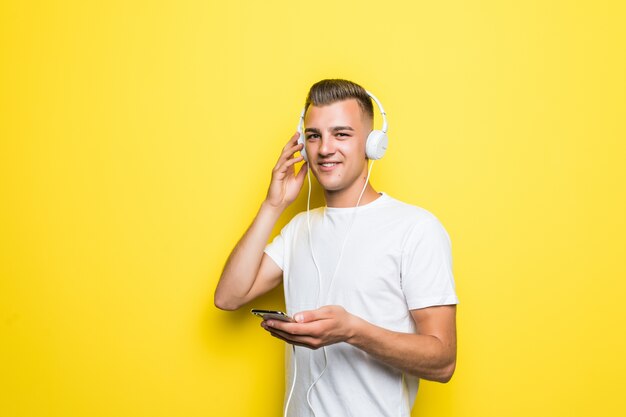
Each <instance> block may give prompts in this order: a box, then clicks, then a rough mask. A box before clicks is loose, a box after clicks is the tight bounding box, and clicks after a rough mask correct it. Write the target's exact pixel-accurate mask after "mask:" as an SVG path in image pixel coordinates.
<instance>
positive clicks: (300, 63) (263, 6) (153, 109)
mask: <svg viewBox="0 0 626 417" xmlns="http://www.w3.org/2000/svg"><path fill="white" fill-rule="evenodd" d="M129 3H130V2H128V1H106V2H104V1H103V2H88V1H73V2H58V3H53V2H41V3H40V2H29V1H3V2H2V4H1V5H0V65H1V70H0V71H1V81H0V88H1V90H0V138H1V142H0V192H1V201H0V214H1V220H0V236H1V238H0V245H1V246H0V276H1V278H0V415H2V416H7V417H14V416H15V417H17V416H63V417H73V416H90V417H99V416H115V417H123V416H188V417H193V416H258V417H262V416H276V415H280V413H281V405H282V390H283V386H284V382H283V357H282V354H283V345H282V344H281V342H280V341H278V340H276V339H274V338H271V337H269V336H268V335H267V334H265V332H263V331H262V329H260V327H259V321H258V319H256V318H254V317H252V316H251V315H250V314H249V313H248V312H247V309H243V311H241V312H236V313H226V312H221V311H218V310H217V309H215V308H214V307H213V300H212V297H213V290H214V288H215V285H216V283H217V280H218V277H219V274H220V271H221V268H222V265H223V263H224V261H225V259H226V257H227V255H228V253H229V252H230V249H231V248H232V246H233V245H234V244H235V242H236V241H237V239H238V238H239V236H240V235H241V233H242V232H243V231H244V230H245V228H246V227H247V225H248V224H249V222H250V221H251V220H252V217H253V215H254V213H255V212H256V210H257V208H258V206H259V204H260V202H261V200H262V198H263V196H264V194H265V191H266V186H267V183H268V181H269V177H270V170H271V168H272V166H273V164H274V162H275V160H276V158H277V157H278V153H279V151H280V149H281V148H282V146H283V144H284V142H286V140H287V139H288V138H289V136H290V135H291V134H292V132H293V131H294V129H295V127H296V124H297V119H298V115H299V112H300V109H301V106H302V103H303V100H304V96H305V94H306V91H307V89H308V87H309V86H310V85H311V84H312V83H313V82H315V81H317V80H319V79H321V78H326V77H342V78H348V79H352V80H355V81H357V82H359V83H361V84H362V85H363V86H365V87H366V88H368V89H370V90H371V91H372V92H374V94H376V95H377V96H378V97H379V98H380V99H381V101H382V103H383V104H384V105H385V107H386V110H387V112H388V115H389V122H390V141H391V142H390V148H389V152H388V154H387V156H386V157H385V159H383V160H382V161H380V162H379V163H377V164H376V165H375V166H374V171H373V183H374V185H375V187H376V188H377V189H379V190H384V191H386V192H387V193H389V194H391V195H392V196H394V197H397V198H400V199H402V200H405V201H407V202H410V203H413V204H416V205H420V206H422V207H425V208H427V209H428V210H430V211H432V212H433V213H435V214H436V215H437V216H438V217H439V218H440V219H441V221H442V222H443V224H444V225H445V226H446V228H447V230H448V232H449V234H450V236H451V238H452V242H453V255H454V268H455V271H454V272H455V277H456V283H457V290H458V294H459V297H460V299H461V305H460V306H459V310H458V329H459V361H458V368H457V372H456V374H455V376H454V378H453V380H452V381H451V382H450V383H449V384H447V385H439V384H435V383H424V384H423V385H422V387H421V391H420V393H419V395H418V401H417V405H416V407H415V410H414V412H413V415H414V416H455V417H477V416H480V417H501V416H533V417H538V416H555V415H563V416H615V415H618V414H621V413H623V412H624V410H625V409H626V400H625V398H626V397H625V396H624V394H623V387H624V383H623V378H624V375H626V364H625V360H624V352H626V340H625V336H624V319H626V317H625V316H626V315H625V311H624V307H623V305H624V297H625V296H626V294H625V292H626V291H625V290H626V284H625V283H624V281H625V278H626V273H625V272H626V267H625V263H624V260H623V257H624V255H625V254H626V239H625V237H624V236H625V235H626V220H625V219H626V216H625V215H624V213H626V189H625V188H626V187H625V180H626V168H625V165H626V164H625V163H624V160H625V156H626V152H625V151H626V145H625V140H626V121H625V120H626V29H625V25H624V22H625V21H626V13H625V7H624V6H623V4H624V3H623V2H621V1H618V0H616V1H612V2H611V1H599V0H594V1H591V0H589V1H580V2H572V1H565V0H563V1H545V0H537V1H523V2H522V1H520V2H508V1H480V2H470V1H444V2H433V1H428V2H427V1H423V2H413V1H408V0H407V1H393V0H392V1H384V2H374V1H368V2H363V1H350V2H337V1H336V0H318V1H315V2H311V1H308V2H305V1H293V0H288V1H271V0H269V1H247V2H246V1H224V2H211V1H209V2H207V1H188V2H181V1H171V2H153V1H144V2H132V4H129ZM316 201H317V202H318V203H319V202H320V198H319V191H317V198H316ZM304 205H305V200H304V199H303V198H300V199H299V200H298V201H297V204H296V206H295V207H293V209H292V210H291V211H290V213H291V214H293V213H295V212H296V211H299V210H302V209H303V208H304ZM286 220H287V219H286V218H285V219H283V221H282V223H281V224H284V223H285V222H286ZM279 226H280V225H279ZM254 306H258V307H281V306H282V301H281V293H280V291H275V292H273V293H272V294H270V295H268V296H266V297H264V298H263V300H259V301H258V302H256V303H254ZM248 307H251V306H248Z"/></svg>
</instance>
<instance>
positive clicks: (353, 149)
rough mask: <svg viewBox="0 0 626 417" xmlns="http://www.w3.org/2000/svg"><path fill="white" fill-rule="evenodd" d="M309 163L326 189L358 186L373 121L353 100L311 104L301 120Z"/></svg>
mask: <svg viewBox="0 0 626 417" xmlns="http://www.w3.org/2000/svg"><path fill="white" fill-rule="evenodd" d="M304 127H305V129H304V135H305V139H306V142H305V143H306V152H307V155H308V160H309V166H310V167H311V170H312V171H313V174H314V175H315V177H316V178H317V180H318V181H319V183H320V184H321V186H322V187H323V188H324V189H325V190H326V191H331V192H333V191H343V190H348V189H350V188H352V187H356V188H359V189H360V188H361V187H362V186H363V183H362V182H360V181H357V180H358V179H359V178H360V177H361V176H362V175H363V176H364V174H365V173H366V172H367V163H366V161H367V160H366V158H365V140H366V138H367V135H368V134H369V133H370V132H371V131H372V120H371V119H370V118H369V117H367V116H365V115H364V114H363V112H362V110H361V108H360V107H359V104H358V102H357V101H356V100H355V99H349V100H344V101H338V102H335V103H332V104H329V105H326V106H321V107H317V106H310V107H309V108H308V109H307V112H306V116H305V119H304Z"/></svg>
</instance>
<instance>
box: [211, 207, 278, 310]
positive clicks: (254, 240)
mask: <svg viewBox="0 0 626 417" xmlns="http://www.w3.org/2000/svg"><path fill="white" fill-rule="evenodd" d="M281 213H282V209H280V208H276V207H273V206H271V205H270V204H267V202H263V204H261V207H260V209H259V211H258V213H257V215H256V217H255V218H254V220H253V221H252V224H251V225H250V227H248V230H246V232H245V233H244V235H243V236H242V237H241V239H240V240H239V242H237V245H236V246H235V248H234V249H233V251H232V252H231V254H230V256H229V257H228V260H227V261H226V265H225V266H224V271H223V272H222V276H221V277H220V281H219V283H218V285H217V288H216V290H215V304H216V305H217V306H218V307H220V308H223V309H227V310H231V309H234V308H238V306H239V305H241V304H244V303H245V302H246V301H247V296H248V294H249V292H250V290H251V289H252V286H253V285H254V281H255V278H256V276H257V273H258V271H259V267H260V265H261V259H262V258H263V250H264V248H265V245H266V244H267V241H268V239H269V236H270V234H271V233H272V229H273V228H274V225H275V224H276V222H277V221H278V218H279V217H280V215H281Z"/></svg>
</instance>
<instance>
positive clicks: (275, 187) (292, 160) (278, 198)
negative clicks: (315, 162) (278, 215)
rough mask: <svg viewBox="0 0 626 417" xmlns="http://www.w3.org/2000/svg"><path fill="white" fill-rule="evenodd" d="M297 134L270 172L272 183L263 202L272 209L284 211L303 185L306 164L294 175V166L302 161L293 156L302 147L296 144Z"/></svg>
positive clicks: (301, 158) (290, 140)
mask: <svg viewBox="0 0 626 417" xmlns="http://www.w3.org/2000/svg"><path fill="white" fill-rule="evenodd" d="M299 136H300V133H299V132H296V133H295V134H294V135H293V136H292V137H291V139H289V142H287V144H286V145H285V147H284V148H283V150H282V153H281V154H280V157H279V158H278V161H277V162H276V166H275V167H274V169H273V170H272V181H271V182H270V187H269V189H268V191H267V197H266V198H265V201H266V202H267V203H268V204H270V205H271V206H272V207H276V208H281V209H284V208H286V207H287V206H288V205H290V204H291V203H293V202H294V200H295V199H296V197H298V194H300V190H301V189H302V184H303V183H304V177H305V176H306V174H307V172H308V166H307V164H306V162H305V163H304V165H302V166H301V167H300V170H299V171H298V174H297V175H296V174H295V168H294V165H295V164H296V163H298V162H300V161H303V160H304V158H303V157H302V156H297V157H296V156H294V155H295V153H296V152H298V151H300V150H301V149H302V148H303V147H304V145H302V144H299V143H298V137H299Z"/></svg>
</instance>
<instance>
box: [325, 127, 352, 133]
mask: <svg viewBox="0 0 626 417" xmlns="http://www.w3.org/2000/svg"><path fill="white" fill-rule="evenodd" d="M330 130H332V131H333V132H336V131H338V130H352V131H353V132H354V129H352V128H351V127H350V126H335V127H333V128H332V129H330Z"/></svg>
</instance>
